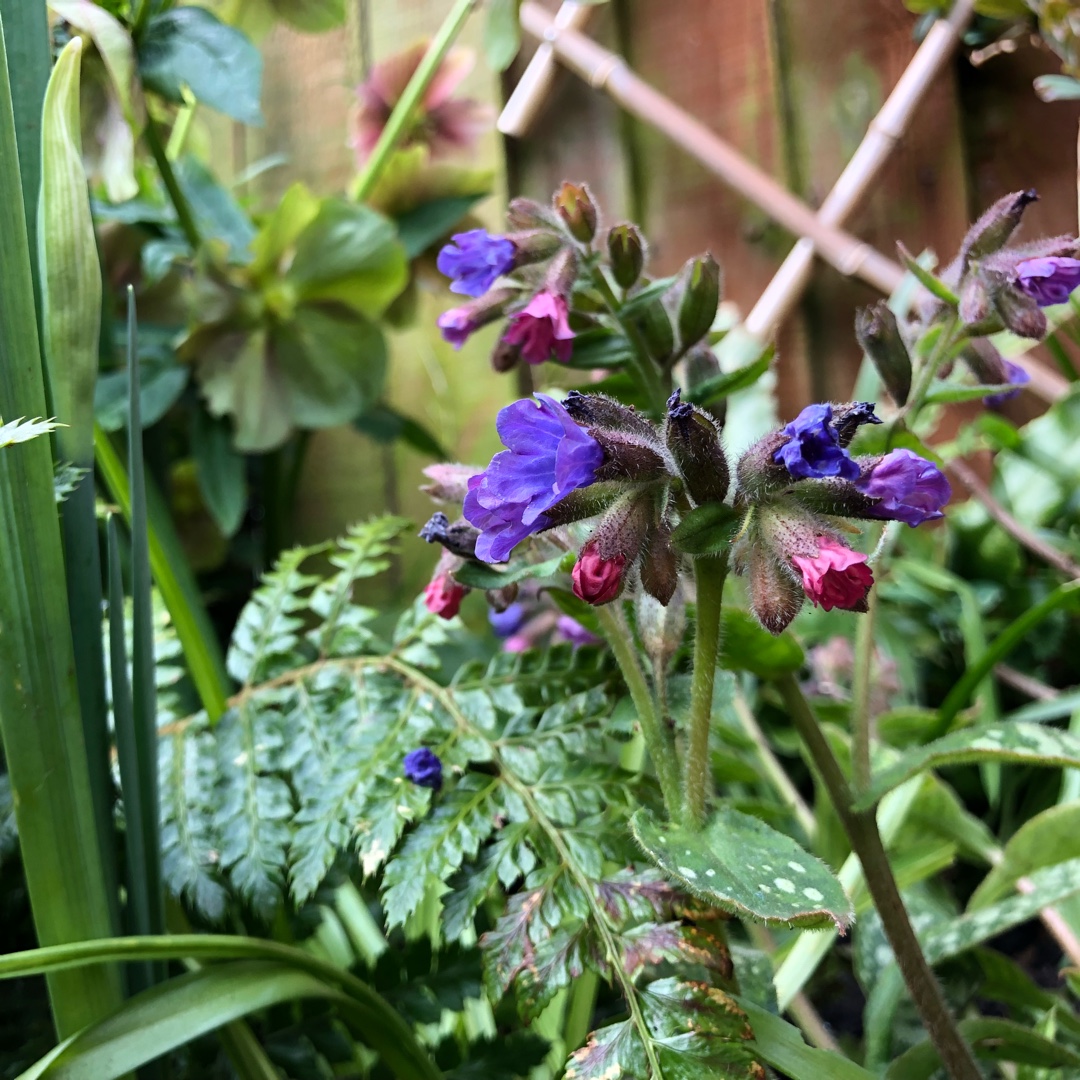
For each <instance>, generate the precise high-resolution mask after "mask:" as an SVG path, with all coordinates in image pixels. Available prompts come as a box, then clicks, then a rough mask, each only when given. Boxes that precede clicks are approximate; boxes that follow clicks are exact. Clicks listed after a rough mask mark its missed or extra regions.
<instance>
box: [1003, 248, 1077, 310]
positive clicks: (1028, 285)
mask: <svg viewBox="0 0 1080 1080" xmlns="http://www.w3.org/2000/svg"><path fill="white" fill-rule="evenodd" d="M1016 284H1017V286H1018V287H1019V288H1020V289H1021V290H1022V291H1023V292H1025V293H1027V295H1028V296H1030V297H1031V298H1032V299H1033V300H1034V301H1035V303H1037V304H1038V305H1039V307H1052V306H1053V305H1054V304H1064V303H1067V302H1068V299H1069V295H1070V294H1071V293H1072V291H1073V289H1075V288H1076V286H1077V285H1080V259H1070V258H1066V257H1065V256H1063V255H1052V256H1048V257H1047V258H1042V259H1024V260H1023V262H1018V263H1017V264H1016Z"/></svg>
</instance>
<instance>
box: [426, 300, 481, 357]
mask: <svg viewBox="0 0 1080 1080" xmlns="http://www.w3.org/2000/svg"><path fill="white" fill-rule="evenodd" d="M436 322H437V323H438V326H439V329H440V330H441V331H442V336H443V339H444V340H446V341H448V342H450V344H451V345H453V346H454V348H455V349H460V348H461V346H462V345H464V344H465V342H466V341H468V340H469V338H470V337H471V336H472V335H473V334H474V333H475V332H476V331H477V330H479V329H480V325H481V324H480V323H479V322H477V320H476V317H475V316H474V314H473V312H472V310H471V309H470V308H468V307H456V308H450V310H449V311H444V312H443V313H442V314H441V315H440V316H439V318H438V319H437V320H436Z"/></svg>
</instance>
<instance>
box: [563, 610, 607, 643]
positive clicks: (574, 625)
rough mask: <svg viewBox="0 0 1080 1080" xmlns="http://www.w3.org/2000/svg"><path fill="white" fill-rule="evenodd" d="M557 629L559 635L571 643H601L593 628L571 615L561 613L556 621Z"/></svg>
mask: <svg viewBox="0 0 1080 1080" xmlns="http://www.w3.org/2000/svg"><path fill="white" fill-rule="evenodd" d="M555 629H556V631H558V633H559V635H560V636H561V637H562V638H563V639H564V640H566V641H568V642H569V643H570V644H571V645H599V644H600V638H598V637H597V636H596V635H595V634H594V633H593V632H592V631H591V630H586V629H585V627H584V626H582V625H581V623H579V622H578V621H577V619H575V618H572V617H571V616H570V615H560V616H559V618H558V621H557V622H556V623H555Z"/></svg>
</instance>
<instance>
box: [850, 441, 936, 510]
mask: <svg viewBox="0 0 1080 1080" xmlns="http://www.w3.org/2000/svg"><path fill="white" fill-rule="evenodd" d="M855 486H856V487H857V488H858V489H859V490H860V491H861V492H862V493H863V494H864V495H868V496H869V497H870V498H871V499H878V500H880V501H879V502H877V503H876V504H875V505H874V507H873V509H871V511H870V513H871V514H873V515H874V517H880V518H888V519H890V520H895V521H903V522H905V523H906V524H908V525H910V526H912V527H914V526H916V525H921V524H922V523H923V522H924V521H933V520H935V519H936V518H939V517H944V516H945V515H944V514H942V512H941V508H942V507H943V506H944V505H945V504H946V503H947V502H948V501H949V499H950V497H951V496H952V488H951V487H950V486H949V481H948V480H946V479H945V474H944V473H943V472H942V471H941V470H940V469H939V468H938V467H937V466H936V465H935V464H934V463H933V462H932V461H927V460H926V458H922V457H919V455H918V454H914V453H912V452H911V451H910V450H893V451H891V452H890V453H888V454H886V455H885V456H884V457H883V458H882V459H881V460H880V461H879V462H878V463H877V464H876V465H875V466H874V467H873V468H872V469H871V470H870V471H869V472H867V473H863V475H862V476H860V477H859V479H858V480H856V481H855Z"/></svg>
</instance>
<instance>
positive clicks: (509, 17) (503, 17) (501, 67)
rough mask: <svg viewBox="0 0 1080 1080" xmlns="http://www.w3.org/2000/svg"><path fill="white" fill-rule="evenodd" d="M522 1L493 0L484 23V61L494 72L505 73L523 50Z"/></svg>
mask: <svg viewBox="0 0 1080 1080" xmlns="http://www.w3.org/2000/svg"><path fill="white" fill-rule="evenodd" d="M519 2H520V0H491V3H490V4H489V5H488V13H487V20H486V21H485V23H484V59H485V60H487V64H488V67H489V68H491V70H492V71H505V70H506V69H507V68H508V67H509V66H510V64H511V63H512V62H513V60H514V57H515V56H517V54H518V49H520V48H521V24H520V23H519V22H518V3H519Z"/></svg>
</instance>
